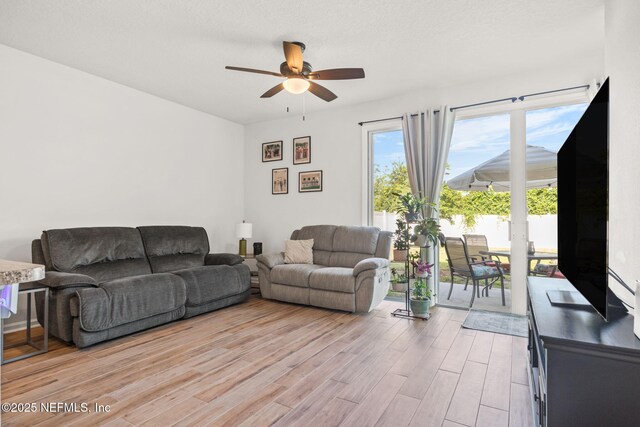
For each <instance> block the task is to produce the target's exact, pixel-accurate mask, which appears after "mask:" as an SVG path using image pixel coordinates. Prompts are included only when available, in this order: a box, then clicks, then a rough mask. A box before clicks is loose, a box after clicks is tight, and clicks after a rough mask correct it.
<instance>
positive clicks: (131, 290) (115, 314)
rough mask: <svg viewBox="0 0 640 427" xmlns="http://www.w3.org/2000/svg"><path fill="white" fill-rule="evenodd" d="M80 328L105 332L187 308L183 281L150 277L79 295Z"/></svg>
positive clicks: (117, 282)
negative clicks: (185, 306)
mask: <svg viewBox="0 0 640 427" xmlns="http://www.w3.org/2000/svg"><path fill="white" fill-rule="evenodd" d="M77 295H78V305H79V306H78V313H75V314H77V316H78V318H79V320H80V325H81V327H82V329H83V330H85V331H88V332H93V331H103V330H106V329H109V328H113V327H115V326H119V325H123V324H126V323H130V322H135V321H137V320H140V319H145V318H147V317H151V316H155V315H158V314H161V313H168V312H170V311H173V310H176V309H178V308H180V307H182V306H184V304H185V301H186V291H185V283H184V281H183V280H182V279H181V278H180V277H179V276H176V275H174V274H148V275H144V276H133V277H127V278H124V279H117V280H112V281H109V282H105V283H102V284H101V285H100V286H99V287H97V288H84V289H80V290H78V291H77Z"/></svg>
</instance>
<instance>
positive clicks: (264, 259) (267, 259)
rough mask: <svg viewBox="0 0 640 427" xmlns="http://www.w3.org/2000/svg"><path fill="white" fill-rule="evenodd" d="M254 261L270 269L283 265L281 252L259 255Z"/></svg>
mask: <svg viewBox="0 0 640 427" xmlns="http://www.w3.org/2000/svg"><path fill="white" fill-rule="evenodd" d="M256 260H257V261H258V262H259V263H261V264H264V265H266V266H267V267H268V268H269V269H271V268H273V267H275V266H276V265H281V264H284V255H282V252H280V253H277V254H266V255H265V254H261V255H258V256H257V257H256Z"/></svg>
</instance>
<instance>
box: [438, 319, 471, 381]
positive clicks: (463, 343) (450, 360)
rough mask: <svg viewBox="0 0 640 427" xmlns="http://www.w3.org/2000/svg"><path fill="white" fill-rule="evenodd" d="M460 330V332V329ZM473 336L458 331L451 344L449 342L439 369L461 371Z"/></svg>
mask: <svg viewBox="0 0 640 427" xmlns="http://www.w3.org/2000/svg"><path fill="white" fill-rule="evenodd" d="M460 332H462V329H461V330H460ZM474 338H475V336H473V335H468V334H464V333H458V335H457V336H456V338H455V340H454V341H453V344H451V348H450V349H449V351H448V352H447V355H446V357H445V358H444V360H443V361H442V364H441V365H440V369H443V370H445V371H451V372H455V373H458V374H459V373H461V372H462V368H463V367H464V364H465V362H466V361H467V356H468V355H469V351H470V350H471V345H472V344H473V341H474Z"/></svg>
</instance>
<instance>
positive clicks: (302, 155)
mask: <svg viewBox="0 0 640 427" xmlns="http://www.w3.org/2000/svg"><path fill="white" fill-rule="evenodd" d="M303 163H311V137H310V136H301V137H300V138H293V164H294V165H300V164H303Z"/></svg>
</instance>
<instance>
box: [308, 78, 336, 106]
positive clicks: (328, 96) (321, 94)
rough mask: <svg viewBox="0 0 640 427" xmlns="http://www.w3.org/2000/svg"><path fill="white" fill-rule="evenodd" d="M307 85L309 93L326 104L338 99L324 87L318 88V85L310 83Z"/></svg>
mask: <svg viewBox="0 0 640 427" xmlns="http://www.w3.org/2000/svg"><path fill="white" fill-rule="evenodd" d="M309 85H310V86H309V92H311V93H312V94H314V95H315V96H317V97H318V98H320V99H323V100H325V101H327V102H331V101H333V100H334V99H336V98H337V97H338V96H337V95H336V94H335V93H333V92H331V91H330V90H329V89H327V88H326V87H324V86H320V85H319V84H318V83H314V82H311V81H310V82H309Z"/></svg>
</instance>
